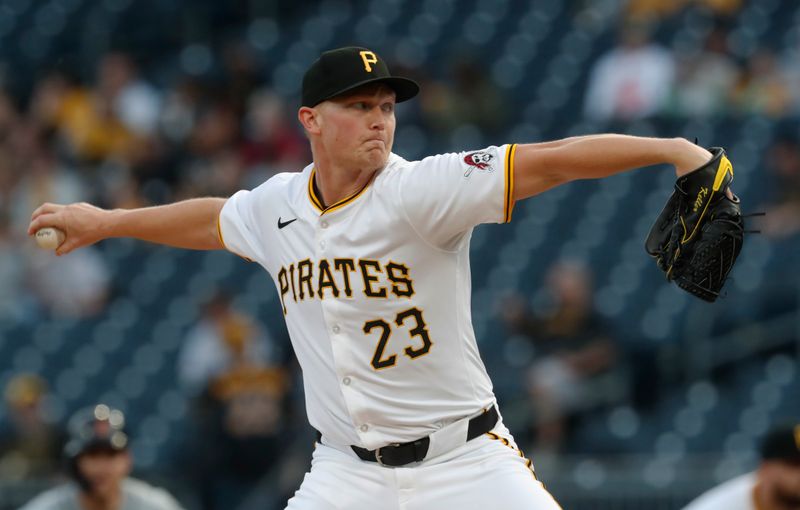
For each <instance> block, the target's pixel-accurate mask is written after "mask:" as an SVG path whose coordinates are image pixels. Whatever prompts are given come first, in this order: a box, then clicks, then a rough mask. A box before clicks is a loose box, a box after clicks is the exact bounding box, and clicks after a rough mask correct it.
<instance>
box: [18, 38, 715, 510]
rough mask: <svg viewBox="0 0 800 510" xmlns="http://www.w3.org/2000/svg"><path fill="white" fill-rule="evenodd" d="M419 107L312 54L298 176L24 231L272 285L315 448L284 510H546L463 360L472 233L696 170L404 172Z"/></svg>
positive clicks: (628, 158) (609, 154) (582, 166)
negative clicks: (308, 158) (225, 269)
mask: <svg viewBox="0 0 800 510" xmlns="http://www.w3.org/2000/svg"><path fill="white" fill-rule="evenodd" d="M418 90H419V87H418V85H417V84H416V83H415V82H413V81H412V80H409V79H406V78H401V77H397V76H393V75H391V74H390V72H389V69H388V68H387V66H386V64H385V62H384V61H383V59H382V58H381V57H380V56H378V54H377V53H375V52H374V51H372V50H370V49H367V48H360V47H347V48H339V49H335V50H332V51H327V52H325V53H323V54H322V55H321V56H320V57H319V59H318V60H316V61H315V62H314V63H313V64H312V65H311V66H310V67H309V69H308V70H307V72H306V74H305V76H304V79H303V86H302V106H301V107H300V108H299V111H298V119H299V122H300V123H301V124H302V127H303V129H304V130H305V132H306V135H307V137H308V139H309V141H310V144H311V150H312V153H313V163H312V164H310V165H308V166H307V167H306V168H304V169H303V170H302V171H301V172H299V173H284V174H279V175H276V176H274V177H272V178H271V179H269V180H268V181H267V182H265V183H263V184H262V185H260V186H258V187H257V188H255V189H253V190H250V191H246V190H243V191H239V192H238V193H236V194H234V195H233V196H231V197H230V198H227V199H223V198H198V199H192V200H187V201H183V202H178V203H175V204H171V205H164V206H158V207H150V208H142V209H134V210H103V209H99V208H97V207H94V206H91V205H89V204H86V203H80V204H71V205H57V204H44V205H42V206H41V207H39V208H38V209H37V210H36V211H35V212H34V213H33V217H32V220H31V224H30V229H29V233H30V234H31V235H33V234H35V232H36V231H37V230H39V229H41V228H45V227H54V228H57V229H60V230H62V231H63V232H64V233H65V234H66V237H65V240H64V242H63V244H61V245H60V246H59V247H58V249H57V254H65V253H68V252H70V251H72V250H75V249H77V248H80V247H82V246H87V245H90V244H93V243H95V242H97V241H100V240H102V239H106V238H111V237H123V236H125V237H134V238H138V239H142V240H145V241H150V242H154V243H160V244H165V245H170V246H175V247H180V248H191V249H198V250H216V249H226V250H228V251H230V252H232V253H235V254H236V255H239V256H240V257H242V258H244V259H247V260H249V261H252V262H255V263H257V264H259V265H261V266H262V267H263V268H264V269H265V270H266V271H267V273H269V275H270V277H271V278H272V280H273V282H274V283H275V287H276V288H277V291H278V294H279V296H280V306H281V307H282V311H283V315H284V317H285V320H286V324H287V327H288V330H289V333H290V336H291V340H292V344H293V348H294V350H295V353H296V355H297V358H298V360H299V362H300V365H301V366H302V370H303V379H304V385H305V398H306V409H307V414H308V419H309V422H310V423H311V425H312V426H313V427H314V428H315V429H316V430H317V431H318V441H317V444H316V448H315V451H314V454H313V459H312V464H311V469H310V471H309V472H308V474H307V475H306V477H305V479H304V481H303V483H302V485H301V487H300V488H299V490H298V491H297V493H296V494H295V496H294V497H293V498H292V499H291V500H290V501H289V503H288V508H289V509H291V510H311V509H315V510H316V509H333V508H346V509H350V510H354V509H372V508H385V509H413V510H428V509H430V510H434V509H441V508H461V509H487V508H492V509H539V510H544V509H556V508H559V506H558V504H557V503H556V502H555V500H554V499H553V498H552V497H551V496H550V494H549V493H548V492H547V491H546V490H545V489H544V487H543V485H542V484H541V483H540V482H539V481H538V480H537V478H536V475H535V473H534V471H533V466H532V464H531V460H529V459H527V458H526V457H525V455H524V454H523V452H521V451H520V450H519V448H518V447H517V445H516V443H515V442H514V438H513V437H512V435H511V434H510V432H509V431H508V430H507V429H506V427H505V426H504V425H503V420H502V415H501V413H500V409H499V408H498V405H497V402H496V399H495V396H494V394H493V392H492V383H491V381H490V380H489V377H488V375H487V374H486V370H485V368H484V366H483V363H482V361H481V359H480V356H479V353H478V348H477V345H476V340H475V336H474V332H473V328H472V322H471V317H470V294H471V289H470V264H469V245H470V237H471V234H472V230H473V228H474V227H475V226H476V225H478V224H480V223H505V222H509V221H511V217H512V212H513V209H514V204H515V203H516V202H517V201H518V200H523V199H526V198H529V197H532V196H534V195H537V194H539V193H543V192H545V191H547V190H548V189H550V188H552V187H554V186H557V185H559V184H562V183H566V182H568V181H572V180H575V179H595V178H602V177H605V176H609V175H612V174H616V173H619V172H623V171H626V170H631V169H634V168H637V167H643V166H649V165H655V164H662V163H666V164H671V165H673V166H674V168H675V170H676V173H677V175H678V176H682V175H684V174H688V173H690V172H691V171H692V170H695V169H698V168H701V167H703V166H705V165H706V164H707V163H708V162H709V161H711V160H712V154H711V153H710V152H709V151H707V150H706V149H704V148H701V147H698V146H696V145H695V144H692V143H690V142H688V141H686V140H684V139H680V138H674V139H656V138H640V137H631V136H622V135H614V134H604V135H595V136H584V137H575V138H568V139H564V140H559V141H553V142H547V143H532V144H519V145H517V144H508V145H500V146H491V147H485V148H478V149H477V150H473V151H469V152H464V153H452V154H440V155H433V156H430V157H427V158H424V159H422V160H420V161H407V160H405V159H403V158H402V157H401V156H400V155H397V154H394V153H392V145H393V142H394V134H395V104H396V103H399V102H402V101H406V100H409V99H411V98H413V97H414V96H415V95H416V94H417V92H418ZM726 161H727V160H726ZM720 193H721V191H720ZM717 195H719V193H717Z"/></svg>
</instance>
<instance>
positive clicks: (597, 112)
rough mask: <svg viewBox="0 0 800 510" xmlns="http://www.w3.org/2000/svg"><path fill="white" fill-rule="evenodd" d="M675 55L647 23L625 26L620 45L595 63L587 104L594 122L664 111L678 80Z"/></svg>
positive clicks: (628, 118)
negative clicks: (653, 36)
mask: <svg viewBox="0 0 800 510" xmlns="http://www.w3.org/2000/svg"><path fill="white" fill-rule="evenodd" d="M674 75H675V63H674V60H673V56H672V54H671V53H670V52H669V51H667V50H666V49H665V48H663V47H661V46H659V45H657V44H655V43H653V42H651V41H650V33H649V28H648V27H646V26H645V25H643V24H628V25H626V26H625V27H623V29H622V31H621V34H620V40H619V44H618V45H617V46H616V47H614V48H612V49H611V50H610V51H609V52H607V53H606V54H605V55H603V56H602V57H600V59H599V60H597V62H596V63H595V64H594V67H593V69H592V71H591V75H590V78H589V86H588V88H587V91H586V99H585V104H584V111H585V114H586V115H587V116H588V117H590V118H593V119H598V120H608V119H621V120H634V119H639V118H642V117H647V116H650V115H653V114H654V113H656V112H658V111H659V110H661V109H662V108H663V107H664V105H665V104H666V101H667V99H668V98H669V92H670V90H671V88H672V85H673V82H674V78H675V76H674Z"/></svg>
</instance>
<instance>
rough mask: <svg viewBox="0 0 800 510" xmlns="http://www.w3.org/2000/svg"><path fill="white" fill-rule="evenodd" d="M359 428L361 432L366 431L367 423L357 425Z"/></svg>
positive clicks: (367, 428)
mask: <svg viewBox="0 0 800 510" xmlns="http://www.w3.org/2000/svg"><path fill="white" fill-rule="evenodd" d="M359 428H360V429H361V432H366V431H368V430H369V425H367V424H366V423H365V424H364V425H361V427H359Z"/></svg>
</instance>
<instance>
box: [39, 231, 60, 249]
mask: <svg viewBox="0 0 800 510" xmlns="http://www.w3.org/2000/svg"><path fill="white" fill-rule="evenodd" d="M65 237H66V236H65V235H64V232H62V231H60V230H59V229H57V228H53V227H45V228H40V229H39V230H37V231H36V244H38V245H39V248H41V249H43V250H55V249H56V248H58V247H59V246H61V243H63V242H64V238H65Z"/></svg>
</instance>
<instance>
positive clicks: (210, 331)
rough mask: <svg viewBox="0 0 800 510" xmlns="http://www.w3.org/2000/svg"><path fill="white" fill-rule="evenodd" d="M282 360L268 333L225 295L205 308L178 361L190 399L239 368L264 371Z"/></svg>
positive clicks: (182, 383)
mask: <svg viewBox="0 0 800 510" xmlns="http://www.w3.org/2000/svg"><path fill="white" fill-rule="evenodd" d="M278 359H279V352H278V349H277V346H276V345H275V344H274V342H272V340H271V339H270V338H269V337H268V336H267V334H266V332H265V331H264V330H263V329H262V328H261V327H260V326H259V325H258V324H257V323H256V321H255V320H253V319H252V318H251V317H248V316H246V315H244V314H241V313H239V312H236V311H235V310H233V308H232V307H231V297H230V296H229V295H228V294H227V293H225V292H224V291H221V292H218V293H217V294H215V295H214V296H213V297H212V298H211V299H210V300H209V302H208V304H206V305H205V308H204V312H203V316H202V318H201V319H200V321H199V322H198V323H197V325H196V326H195V327H194V328H193V329H192V330H191V331H189V333H188V335H187V337H186V340H185V341H184V344H183V347H182V349H181V352H180V355H179V357H178V379H179V380H180V382H181V385H182V386H183V388H184V389H185V390H186V392H187V393H188V394H189V395H193V396H197V395H200V394H201V393H203V392H205V391H207V390H208V389H209V388H210V387H211V385H212V384H213V383H214V381H215V380H216V379H217V378H218V377H221V376H224V375H226V374H228V373H229V371H231V370H233V369H236V368H237V367H239V366H255V367H263V366H267V365H272V364H275V363H276V361H277V360H278Z"/></svg>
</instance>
